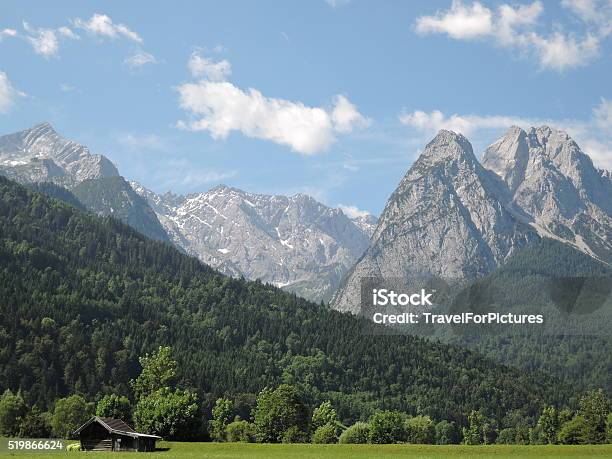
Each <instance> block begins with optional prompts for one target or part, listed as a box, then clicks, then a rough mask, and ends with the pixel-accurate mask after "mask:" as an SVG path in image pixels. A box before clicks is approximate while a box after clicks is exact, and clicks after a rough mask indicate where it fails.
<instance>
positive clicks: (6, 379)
mask: <svg viewBox="0 0 612 459" xmlns="http://www.w3.org/2000/svg"><path fill="white" fill-rule="evenodd" d="M364 326H369V325H367V324H365V323H364V322H362V321H361V320H360V319H358V318H356V317H353V316H351V315H348V314H342V313H339V312H336V311H332V310H330V309H328V308H326V307H323V306H319V305H315V304H312V303H309V302H307V301H305V300H302V299H300V298H298V297H296V296H294V295H291V294H288V293H286V292H283V291H282V290H280V289H277V288H275V287H272V286H267V285H262V284H261V283H257V282H246V281H243V280H238V279H231V278H228V277H225V276H222V275H220V274H218V273H216V272H215V271H213V270H212V269H210V268H209V267H206V266H204V265H202V264H201V263H200V262H198V261H197V260H196V259H194V258H190V257H188V256H186V255H184V254H182V253H180V252H179V251H177V250H176V249H174V248H172V247H170V246H169V245H167V244H164V243H160V242H155V241H152V240H149V239H147V238H145V237H143V236H142V235H140V234H139V233H137V232H136V231H134V230H133V229H132V228H130V227H128V226H126V225H124V224H122V223H120V222H118V221H117V220H115V219H112V218H100V217H96V216H94V215H91V214H87V213H83V212H81V211H79V210H78V209H76V208H74V207H72V206H69V205H67V204H65V203H63V202H60V201H58V200H55V199H53V198H50V197H48V196H45V195H43V194H39V193H36V192H33V191H31V190H29V189H27V188H25V187H23V186H20V185H18V184H16V183H14V182H11V181H9V180H7V179H4V178H0V389H1V390H4V389H6V388H10V389H11V390H13V391H18V390H20V391H21V392H22V393H23V395H24V397H25V398H26V401H27V402H28V403H29V404H33V403H37V404H38V405H39V406H41V407H42V408H47V407H49V406H50V405H51V404H53V402H54V400H55V399H56V398H57V397H59V396H64V395H66V394H68V393H74V392H78V393H82V394H83V395H84V396H85V397H87V398H89V399H93V398H95V397H97V396H99V395H100V394H103V393H110V392H111V391H112V392H116V393H123V394H128V393H130V391H129V388H128V381H129V380H130V378H133V377H135V376H136V375H137V374H138V372H139V367H138V360H137V358H138V356H140V355H143V354H144V353H145V352H148V351H151V350H152V349H155V348H157V347H158V346H160V345H171V346H173V349H174V352H175V355H176V358H177V360H178V361H179V368H180V375H179V376H180V377H181V379H182V384H184V385H186V386H188V387H192V388H194V389H195V390H196V391H197V392H198V393H199V394H200V395H204V394H207V393H208V394H214V395H221V394H248V393H250V394H254V393H257V392H258V391H260V390H261V389H262V388H263V387H264V386H266V385H277V384H278V383H280V382H283V381H284V382H289V383H292V384H295V385H297V386H299V387H300V388H301V390H302V391H303V392H304V393H305V394H307V396H308V397H309V398H310V400H309V401H311V402H312V404H313V405H314V403H320V401H322V400H327V399H331V400H332V401H333V402H334V404H335V405H336V406H337V407H338V411H339V414H340V415H341V418H342V419H345V420H356V419H358V418H364V419H365V418H366V417H367V416H368V415H369V414H371V413H372V411H373V410H374V409H377V408H388V409H399V410H402V411H404V412H406V413H412V414H416V413H419V414H428V415H430V416H432V417H433V418H435V419H448V420H459V421H460V422H462V423H464V422H465V415H466V414H467V413H469V412H470V411H471V410H472V409H480V410H482V412H484V413H486V414H487V415H489V416H492V417H495V418H497V419H500V420H501V419H502V418H503V417H504V416H506V415H507V414H508V413H515V414H516V415H519V416H525V417H526V416H531V415H534V414H536V413H537V412H538V411H539V410H540V409H541V408H542V406H543V405H544V403H552V404H561V405H562V404H564V403H566V402H568V401H570V399H571V397H572V395H573V394H572V393H571V392H570V391H569V390H568V389H566V386H563V385H561V384H559V383H558V382H557V381H555V380H552V379H550V378H548V377H546V376H544V375H542V374H529V373H526V372H523V371H518V370H513V369H510V368H507V367H504V366H501V365H497V364H494V363H492V361H490V360H487V359H485V358H482V357H480V356H479V355H477V354H475V353H472V352H469V351H466V350H464V349H461V348H459V347H453V346H448V345H442V344H436V343H431V342H428V341H426V340H424V339H421V338H417V337H408V336H364V335H363V333H362V331H363V328H364ZM513 410H514V411H513Z"/></svg>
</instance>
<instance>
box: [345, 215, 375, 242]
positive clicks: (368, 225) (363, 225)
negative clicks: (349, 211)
mask: <svg viewBox="0 0 612 459" xmlns="http://www.w3.org/2000/svg"><path fill="white" fill-rule="evenodd" d="M351 221H352V222H353V223H354V224H355V225H357V226H358V227H359V228H360V229H361V231H362V232H363V233H364V234H367V235H368V237H372V234H374V231H375V230H376V225H377V224H378V219H377V218H376V217H375V216H374V215H372V214H367V215H363V216H357V217H353V218H351Z"/></svg>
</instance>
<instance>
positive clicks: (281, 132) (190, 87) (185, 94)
mask: <svg viewBox="0 0 612 459" xmlns="http://www.w3.org/2000/svg"><path fill="white" fill-rule="evenodd" d="M223 62H226V61H221V63H223ZM221 63H219V62H218V63H213V62H211V61H209V60H208V59H205V58H202V57H201V56H199V55H198V54H193V55H192V56H191V58H190V61H189V63H188V67H189V69H190V71H191V72H192V73H193V74H194V75H195V76H199V77H203V79H201V80H200V81H198V82H196V83H185V84H182V85H180V86H179V87H178V92H179V96H180V97H179V100H180V107H181V108H182V109H184V110H186V111H187V112H189V113H190V114H191V115H193V117H194V119H193V120H191V121H188V122H185V121H181V122H179V123H178V126H179V127H181V128H184V129H189V130H193V131H208V132H209V133H210V135H211V136H212V137H213V138H214V139H219V138H226V137H227V136H228V135H229V134H230V132H232V131H240V132H242V134H244V135H246V136H247V137H253V138H257V139H264V140H269V141H272V142H275V143H278V144H281V145H287V146H289V147H290V148H291V149H292V150H294V151H296V152H298V153H302V154H305V155H311V154H316V153H319V152H321V151H324V150H325V149H326V148H327V147H329V146H330V145H331V144H332V143H333V142H334V141H335V140H336V134H338V133H349V132H351V131H352V130H353V129H355V128H357V127H360V126H366V125H367V124H368V123H369V120H367V119H366V118H365V117H364V116H363V115H361V114H360V113H359V111H358V110H357V108H356V107H355V105H353V104H352V103H351V102H350V101H349V100H348V99H347V98H346V97H345V96H342V95H338V96H336V97H335V98H334V100H333V104H332V107H331V109H327V108H324V107H308V106H306V105H304V104H303V103H301V102H293V101H289V100H285V99H277V98H270V97H266V96H264V95H263V94H262V93H261V92H260V91H258V90H257V89H253V88H249V89H248V90H246V91H245V90H242V89H240V88H238V87H237V86H235V85H234V84H232V83H230V82H228V81H224V78H225V77H226V76H227V75H228V74H229V70H230V68H231V67H230V65H229V62H227V65H223V66H221V67H219V65H220V64H221ZM211 65H212V68H213V69H214V70H211ZM215 66H216V67H215Z"/></svg>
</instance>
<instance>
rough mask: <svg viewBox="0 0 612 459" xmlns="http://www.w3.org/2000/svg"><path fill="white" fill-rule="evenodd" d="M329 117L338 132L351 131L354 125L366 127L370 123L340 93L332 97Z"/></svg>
mask: <svg viewBox="0 0 612 459" xmlns="http://www.w3.org/2000/svg"><path fill="white" fill-rule="evenodd" d="M331 119H332V122H333V123H334V127H335V129H336V131H338V132H351V131H352V130H353V129H354V128H355V127H366V126H369V125H370V124H371V121H370V120H369V119H367V118H366V117H364V116H363V115H362V114H361V113H359V111H358V110H357V107H356V106H355V105H354V104H352V103H351V102H350V101H349V100H348V99H347V98H346V97H344V96H342V95H338V96H336V97H334V109H333V110H332V112H331Z"/></svg>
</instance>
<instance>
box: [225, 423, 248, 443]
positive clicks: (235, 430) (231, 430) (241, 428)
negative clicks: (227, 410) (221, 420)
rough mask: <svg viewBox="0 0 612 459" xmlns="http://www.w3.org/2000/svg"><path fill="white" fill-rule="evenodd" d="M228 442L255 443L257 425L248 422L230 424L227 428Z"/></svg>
mask: <svg viewBox="0 0 612 459" xmlns="http://www.w3.org/2000/svg"><path fill="white" fill-rule="evenodd" d="M225 431H226V435H227V441H233V442H237V441H240V442H245V443H253V442H254V441H255V425H254V424H251V423H250V422H247V421H234V422H230V423H229V424H228V425H227V427H226V428H225Z"/></svg>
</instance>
